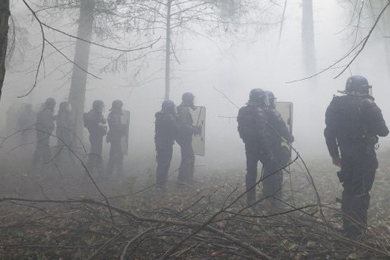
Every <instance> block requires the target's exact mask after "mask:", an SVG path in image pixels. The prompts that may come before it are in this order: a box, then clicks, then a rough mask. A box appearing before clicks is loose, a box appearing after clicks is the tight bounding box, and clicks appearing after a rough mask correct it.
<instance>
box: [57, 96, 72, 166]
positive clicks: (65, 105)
mask: <svg viewBox="0 0 390 260" xmlns="http://www.w3.org/2000/svg"><path fill="white" fill-rule="evenodd" d="M56 123H57V128H56V136H57V149H58V159H59V162H65V163H67V162H70V161H71V158H72V157H71V153H70V149H72V144H73V139H74V131H75V122H74V119H73V115H72V106H71V104H70V103H69V102H67V101H63V102H61V103H60V108H59V110H58V114H57V117H56Z"/></svg>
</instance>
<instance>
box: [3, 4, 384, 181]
mask: <svg viewBox="0 0 390 260" xmlns="http://www.w3.org/2000/svg"><path fill="white" fill-rule="evenodd" d="M338 2H339V1H336V0H335V1H333V0H327V1H314V22H315V23H314V31H315V55H316V57H315V59H316V64H317V68H316V72H321V71H323V73H320V74H318V75H317V76H315V77H312V78H310V79H304V78H307V77H310V76H312V75H310V74H308V73H307V72H305V69H304V66H303V59H302V52H303V51H305V50H302V44H301V4H300V3H299V1H289V5H288V7H287V13H286V20H285V23H284V28H283V32H282V35H281V38H280V41H279V42H278V35H279V26H270V27H269V28H268V29H267V30H263V31H261V32H259V33H258V34H257V39H256V41H253V39H251V40H248V41H247V42H237V41H235V44H234V45H230V44H229V43H227V42H224V40H221V39H208V38H205V37H195V36H194V35H187V34H185V33H183V34H182V35H176V36H177V37H178V38H180V41H181V45H182V46H183V50H180V51H178V53H177V55H178V60H179V61H180V63H178V62H175V61H173V62H172V80H171V99H172V100H173V101H174V102H175V103H176V104H177V105H179V104H180V102H181V95H182V94H183V93H184V92H192V93H193V94H194V95H195V104H196V105H199V106H205V107H206V109H207V113H206V155H205V156H204V157H200V156H197V157H196V162H195V165H196V167H197V168H196V172H197V171H206V172H212V171H214V170H220V169H223V170H232V171H237V170H241V171H243V170H244V169H245V152H244V145H243V143H242V140H241V139H240V138H239V135H238V132H237V123H236V118H235V117H236V116H237V113H238V109H237V107H236V106H238V107H241V106H244V105H245V103H246V102H247V100H248V95H249V91H250V90H251V89H252V88H263V89H265V90H271V91H273V92H274V94H275V96H276V97H277V101H289V102H293V104H294V114H293V120H294V121H293V134H294V136H295V142H294V143H293V146H294V147H295V148H296V149H297V150H298V151H299V152H300V154H301V155H302V157H303V158H306V159H307V160H312V159H319V158H320V159H326V158H327V156H328V152H327V149H326V146H325V142H324V138H323V129H324V114H325V109H326V107H327V105H328V104H329V102H330V101H331V99H332V96H333V95H334V94H337V90H342V89H344V86H345V82H346V79H347V78H348V77H349V76H351V75H363V76H365V77H366V78H367V79H368V81H369V82H370V84H371V85H372V86H373V94H374V97H375V98H376V102H377V104H378V105H379V107H380V108H381V109H382V111H383V114H384V117H385V120H387V121H389V115H390V102H388V100H387V98H388V97H389V96H390V90H389V80H390V77H389V73H388V71H389V67H388V63H387V58H386V55H385V54H386V50H385V44H384V42H383V41H384V40H383V36H378V35H374V36H373V38H372V39H370V40H369V41H368V44H367V45H366V47H365V49H364V50H363V52H362V53H361V54H360V55H359V57H358V58H357V59H356V60H355V61H354V62H353V63H352V65H351V66H350V68H349V69H347V70H346V71H345V72H344V73H343V74H342V75H340V76H339V77H336V76H337V75H338V74H339V73H340V72H341V70H342V69H343V68H344V66H345V65H347V63H348V61H349V60H350V59H351V57H352V56H350V57H348V59H346V60H345V61H342V62H341V63H339V64H337V65H336V66H335V67H334V68H332V69H328V70H325V69H326V68H328V67H329V66H331V65H332V64H333V63H335V62H336V61H337V60H339V59H340V58H341V57H343V56H344V55H345V54H346V53H348V52H349V51H350V49H351V48H352V47H353V44H354V39H353V37H354V36H353V35H354V33H353V32H351V31H350V30H349V29H348V28H347V27H348V24H349V22H350V20H351V17H350V15H351V14H350V13H349V12H348V11H347V10H346V9H344V8H343V7H342V6H341V5H340V4H339V3H338ZM13 8H14V11H13V15H14V19H15V20H16V21H17V25H18V26H21V27H22V26H27V27H26V29H25V30H24V31H23V30H18V31H17V33H19V34H22V33H23V32H26V31H27V32H28V34H27V35H26V36H19V37H20V38H22V37H25V38H26V39H28V41H29V43H28V44H27V45H25V46H24V47H23V48H25V50H24V52H23V53H22V54H21V53H19V54H18V53H17V54H16V55H17V56H18V58H19V61H18V62H20V64H17V65H16V64H15V62H14V63H13V64H11V67H10V68H9V70H8V71H7V73H8V74H7V76H6V81H5V83H4V90H3V96H2V102H1V105H0V112H1V120H2V122H5V121H6V112H7V110H8V108H9V107H10V106H11V105H12V104H15V103H30V102H32V103H34V104H35V107H37V106H38V104H39V103H42V102H44V101H45V100H46V98H47V97H54V98H55V99H56V100H57V107H58V104H59V103H60V102H61V101H64V100H66V98H67V96H68V93H69V85H70V80H69V78H70V74H69V71H70V69H69V68H70V65H69V62H67V61H66V60H64V59H63V58H62V57H60V56H59V55H55V54H53V53H54V52H53V49H51V50H50V52H49V53H50V55H49V54H46V55H45V64H44V66H43V68H42V71H41V73H40V77H39V81H38V84H37V86H36V87H35V89H34V90H33V91H32V92H31V93H30V94H29V95H27V96H26V97H22V98H18V96H21V95H24V94H25V93H26V91H27V90H28V89H29V88H30V87H31V86H32V85H33V83H34V76H35V70H36V66H37V63H38V60H39V52H40V47H39V46H40V41H41V40H40V35H39V28H38V27H37V24H36V23H33V24H31V20H29V21H25V20H23V19H25V18H23V15H26V14H27V13H28V11H27V10H26V8H25V7H23V5H22V3H21V2H18V1H16V2H15V3H14V5H13ZM367 20H369V19H367ZM370 21H371V24H372V22H373V21H372V19H371V20H370ZM346 28H347V29H346ZM377 31H380V29H378V30H377ZM359 33H362V34H365V33H367V31H366V30H363V32H359ZM49 36H50V35H49ZM359 36H360V35H359ZM52 37H55V36H53V35H52ZM57 37H58V36H57ZM20 38H19V39H20ZM60 40H61V37H59V39H58V41H59V42H60ZM17 44H18V43H17ZM124 45H125V44H124ZM163 45H164V43H163V41H160V42H158V43H157V44H156V46H157V47H161V46H163ZM154 47H155V46H154ZM19 48H22V46H19ZM47 48H49V47H47ZM102 52H105V50H102V49H101V48H100V49H99V48H98V47H93V48H92V50H91V70H90V72H91V73H93V74H95V75H98V76H99V77H101V79H97V78H94V77H92V76H89V77H88V86H87V94H86V107H85V111H86V112H87V111H89V110H90V108H91V106H92V102H93V101H94V100H96V99H101V100H103V101H104V103H105V112H104V114H105V116H107V114H108V112H109V109H110V107H111V103H112V101H113V100H115V99H121V100H122V101H123V102H124V109H128V110H130V112H131V122H130V132H129V151H130V152H129V155H128V156H127V158H125V165H126V172H127V173H128V174H148V173H149V174H150V173H153V172H154V171H155V167H156V165H155V149H154V120H155V118H154V114H155V113H156V112H157V111H158V110H160V108H161V102H162V101H163V99H164V79H163V72H161V73H157V74H155V76H154V77H152V78H151V80H149V81H145V82H142V81H141V80H139V81H138V83H139V84H137V80H134V79H133V78H132V76H131V73H130V72H129V71H122V72H117V73H110V72H105V73H101V72H100V71H99V69H98V68H99V67H101V66H103V65H104V64H102V63H100V62H101V61H102V59H100V58H99V57H100V56H104V55H103V54H102ZM69 53H71V52H69ZM69 55H70V56H69V57H73V56H72V55H71V54H69ZM107 55H113V54H112V52H107ZM20 56H23V57H24V59H23V62H21V60H20ZM102 62H104V61H102ZM163 64H164V61H163V57H162V55H160V56H158V55H157V56H151V57H150V60H149V61H148V65H147V66H144V65H142V66H144V70H143V71H142V72H141V75H140V79H142V78H146V77H147V76H148V75H150V74H152V73H153V72H154V71H157V70H158V69H161V68H163ZM133 66H137V65H136V63H135V65H133ZM53 68H57V69H56V70H53ZM301 79H302V80H301ZM291 81H294V82H291ZM141 83H142V84H141ZM219 91H220V92H222V93H223V94H225V95H226V96H227V97H228V98H229V99H230V100H231V101H232V102H233V103H234V104H235V105H236V106H235V105H233V104H231V102H230V101H229V100H228V99H226V97H225V96H224V95H223V94H221V93H220V92H219ZM2 126H3V131H2V136H6V125H5V123H3V124H2ZM85 136H86V137H87V131H85ZM84 140H85V144H86V145H87V146H88V141H87V140H88V139H87V138H84ZM9 142H12V139H10V140H9ZM380 143H381V151H384V150H386V149H387V148H388V147H389V145H390V142H389V141H388V140H387V139H386V138H384V139H381V140H380ZM52 144H53V145H54V141H53V142H52ZM32 145H33V144H32ZM104 146H105V149H106V150H107V149H108V144H106V143H105V144H104ZM8 147H12V145H10V146H8ZM3 150H4V148H3ZM18 151H20V149H19V150H18V149H16V150H15V151H13V152H12V153H17V152H18ZM5 152H7V151H5ZM105 155H106V156H107V153H106V154H105ZM179 157H180V152H179V147H178V145H177V144H176V145H175V146H174V159H173V162H172V165H171V170H174V169H176V168H178V165H179V162H180V158H179ZM104 161H105V162H107V157H105V159H104ZM329 163H330V159H329Z"/></svg>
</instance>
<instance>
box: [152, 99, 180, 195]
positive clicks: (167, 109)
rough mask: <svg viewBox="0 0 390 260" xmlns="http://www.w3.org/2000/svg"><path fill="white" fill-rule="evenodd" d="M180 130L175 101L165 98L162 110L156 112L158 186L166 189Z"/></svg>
mask: <svg viewBox="0 0 390 260" xmlns="http://www.w3.org/2000/svg"><path fill="white" fill-rule="evenodd" d="M178 131H179V125H178V119H177V116H176V108H175V103H173V101H171V100H165V101H164V102H163V103H162V109H161V111H159V112H157V113H156V122H155V136H154V142H155V145H156V152H157V156H156V161H157V169H156V180H157V187H158V188H159V189H161V190H166V186H167V181H168V171H169V166H170V164H171V160H172V152H173V144H174V142H175V139H176V137H177V134H178Z"/></svg>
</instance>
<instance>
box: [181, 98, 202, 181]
mask: <svg viewBox="0 0 390 260" xmlns="http://www.w3.org/2000/svg"><path fill="white" fill-rule="evenodd" d="M194 99H195V96H194V95H193V94H192V93H190V92H187V93H184V94H183V95H182V102H181V104H180V105H179V106H178V107H177V114H178V118H179V124H180V130H179V133H178V136H177V143H178V144H179V145H180V149H181V163H180V168H179V175H178V181H179V183H192V182H193V180H194V165H195V154H194V150H193V149H192V136H193V135H199V134H201V131H202V128H201V127H197V126H194V125H193V119H192V116H191V113H190V109H192V110H194V109H195V105H194Z"/></svg>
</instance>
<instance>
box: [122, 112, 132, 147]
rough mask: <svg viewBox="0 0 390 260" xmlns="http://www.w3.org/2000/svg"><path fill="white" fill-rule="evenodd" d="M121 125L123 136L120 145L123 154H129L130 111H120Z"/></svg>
mask: <svg viewBox="0 0 390 260" xmlns="http://www.w3.org/2000/svg"><path fill="white" fill-rule="evenodd" d="M121 123H122V125H123V128H124V132H125V134H124V135H123V136H122V140H121V145H122V151H123V154H128V152H129V126H130V111H128V110H122V115H121Z"/></svg>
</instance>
